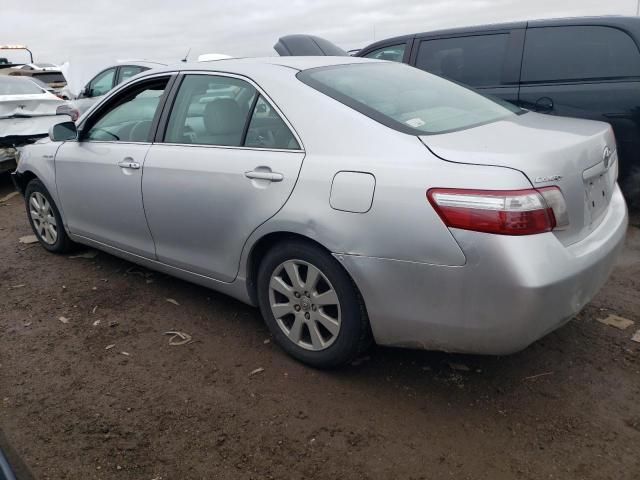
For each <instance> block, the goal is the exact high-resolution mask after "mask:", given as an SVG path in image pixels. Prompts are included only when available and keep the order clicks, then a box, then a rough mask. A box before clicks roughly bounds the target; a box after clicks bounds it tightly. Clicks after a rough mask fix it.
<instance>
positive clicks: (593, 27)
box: [357, 17, 640, 206]
mask: <svg viewBox="0 0 640 480" xmlns="http://www.w3.org/2000/svg"><path fill="white" fill-rule="evenodd" d="M639 46H640V18H636V17H590V18H572V19H556V20H537V21H530V22H520V23H510V24H502V25H486V26H477V27H469V28H460V29H453V30H442V31H435V32H426V33H419V34H411V35H404V36H401V37H395V38H390V39H387V40H382V41H379V42H376V43H374V44H372V45H369V46H368V47H365V48H363V49H362V50H360V51H359V52H358V53H357V56H359V57H367V58H376V59H384V60H392V61H402V62H404V63H408V64H410V65H413V66H415V67H417V68H420V69H423V70H426V71H428V72H431V73H435V74H436V75H440V76H442V77H445V78H448V79H451V80H454V81H456V82H460V83H464V84H466V85H470V86H472V87H474V88H476V89H477V90H478V91H479V92H481V93H484V94H488V95H494V96H497V97H499V98H502V99H504V100H507V101H509V102H512V103H514V104H516V105H519V106H521V107H523V108H527V109H529V110H533V111H536V112H541V113H548V114H553V115H562V116H567V117H577V118H587V119H591V120H602V121H605V122H608V123H610V124H611V125H612V126H613V130H614V132H615V135H616V141H617V144H618V151H619V157H620V184H621V187H622V189H623V192H624V193H625V196H626V197H627V199H629V201H630V202H631V203H633V204H634V205H635V206H640V115H639V112H640V50H639Z"/></svg>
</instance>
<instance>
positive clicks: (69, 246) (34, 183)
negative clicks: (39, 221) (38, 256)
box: [24, 178, 76, 253]
mask: <svg viewBox="0 0 640 480" xmlns="http://www.w3.org/2000/svg"><path fill="white" fill-rule="evenodd" d="M36 192H37V193H40V194H41V195H42V196H44V197H45V198H46V199H47V201H48V202H49V204H50V206H51V210H52V211H53V215H54V217H55V219H56V230H57V238H56V241H55V243H47V242H46V241H45V240H44V239H43V238H42V236H41V235H40V233H39V232H38V229H37V228H36V227H35V225H34V222H33V219H32V218H31V213H30V211H29V201H30V199H31V196H32V195H33V194H34V193H36ZM24 199H25V207H26V209H27V218H28V219H29V225H31V230H33V233H34V234H35V236H36V237H37V239H38V241H39V242H40V245H42V246H43V247H44V248H45V250H48V251H50V252H52V253H67V252H70V251H72V250H73V249H74V248H75V246H76V244H75V243H74V242H73V241H72V240H71V239H70V238H69V236H68V235H67V232H66V230H65V228H64V224H63V223H62V217H61V216H60V211H59V210H58V206H57V205H56V204H55V202H54V201H53V199H52V198H51V195H50V194H49V191H48V190H47V188H46V187H45V186H44V184H43V183H42V182H41V181H40V180H38V179H37V178H34V179H33V180H31V181H30V182H29V183H28V184H27V188H26V189H25V191H24Z"/></svg>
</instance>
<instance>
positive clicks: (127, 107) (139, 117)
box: [86, 78, 168, 142]
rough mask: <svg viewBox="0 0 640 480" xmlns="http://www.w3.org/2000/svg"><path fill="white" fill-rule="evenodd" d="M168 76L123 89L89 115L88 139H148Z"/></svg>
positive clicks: (139, 140) (140, 140)
mask: <svg viewBox="0 0 640 480" xmlns="http://www.w3.org/2000/svg"><path fill="white" fill-rule="evenodd" d="M167 82H168V79H167V78H162V79H155V80H153V81H151V82H145V83H143V84H142V85H136V86H133V87H130V88H129V89H127V90H125V91H124V92H122V95H119V96H118V98H117V99H115V100H114V102H112V103H111V104H110V105H109V106H108V107H107V110H106V111H104V110H101V111H100V112H98V113H97V115H98V116H99V117H98V118H97V119H96V120H94V119H93V118H92V119H90V127H89V130H88V131H87V134H86V139H87V140H99V141H108V142H147V141H149V134H150V131H151V125H152V123H153V118H154V116H155V115H156V112H157V110H158V106H159V105H160V100H161V97H162V94H163V93H164V90H165V88H166V86H167Z"/></svg>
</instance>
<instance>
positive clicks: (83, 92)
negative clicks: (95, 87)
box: [78, 85, 91, 98]
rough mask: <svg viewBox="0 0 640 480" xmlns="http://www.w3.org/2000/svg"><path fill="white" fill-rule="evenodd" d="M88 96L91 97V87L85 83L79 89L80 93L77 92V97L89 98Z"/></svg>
mask: <svg viewBox="0 0 640 480" xmlns="http://www.w3.org/2000/svg"><path fill="white" fill-rule="evenodd" d="M89 97H91V88H89V85H87V86H86V87H84V88H83V89H82V90H80V93H78V98H89Z"/></svg>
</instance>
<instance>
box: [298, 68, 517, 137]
mask: <svg viewBox="0 0 640 480" xmlns="http://www.w3.org/2000/svg"><path fill="white" fill-rule="evenodd" d="M298 78H299V79H300V80H301V81H303V82H304V83H306V84H307V85H309V86H311V87H313V88H315V89H316V90H319V91H320V92H322V93H324V94H326V95H328V96H330V97H332V98H334V99H335V100H338V101H339V102H341V103H343V104H345V105H347V106H349V107H351V108H353V109H354V110H357V111H358V112H360V113H362V114H364V115H366V116H368V117H370V118H372V119H374V120H376V121H378V122H380V123H382V124H383V125H386V126H388V127H391V128H394V129H396V130H399V131H401V132H404V133H409V134H412V135H424V134H437V133H445V132H450V131H455V130H462V129H466V128H471V127H474V126H477V125H482V124H485V123H490V122H494V121H498V120H501V119H505V118H508V117H511V116H513V115H515V114H517V113H520V112H521V111H522V110H520V109H519V108H517V107H514V106H513V105H510V104H508V103H506V102H504V103H499V102H498V101H495V100H492V99H489V98H487V97H485V96H483V95H480V94H478V93H476V92H474V91H472V90H470V89H468V88H465V87H462V86H460V85H458V84H455V83H453V82H450V81H448V80H445V79H443V78H440V77H437V76H435V75H431V74H429V73H427V72H423V71H421V70H418V69H416V68H412V67H409V66H407V65H405V64H398V63H361V64H350V65H336V66H330V67H320V68H314V69H310V70H305V71H302V72H300V73H298Z"/></svg>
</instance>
